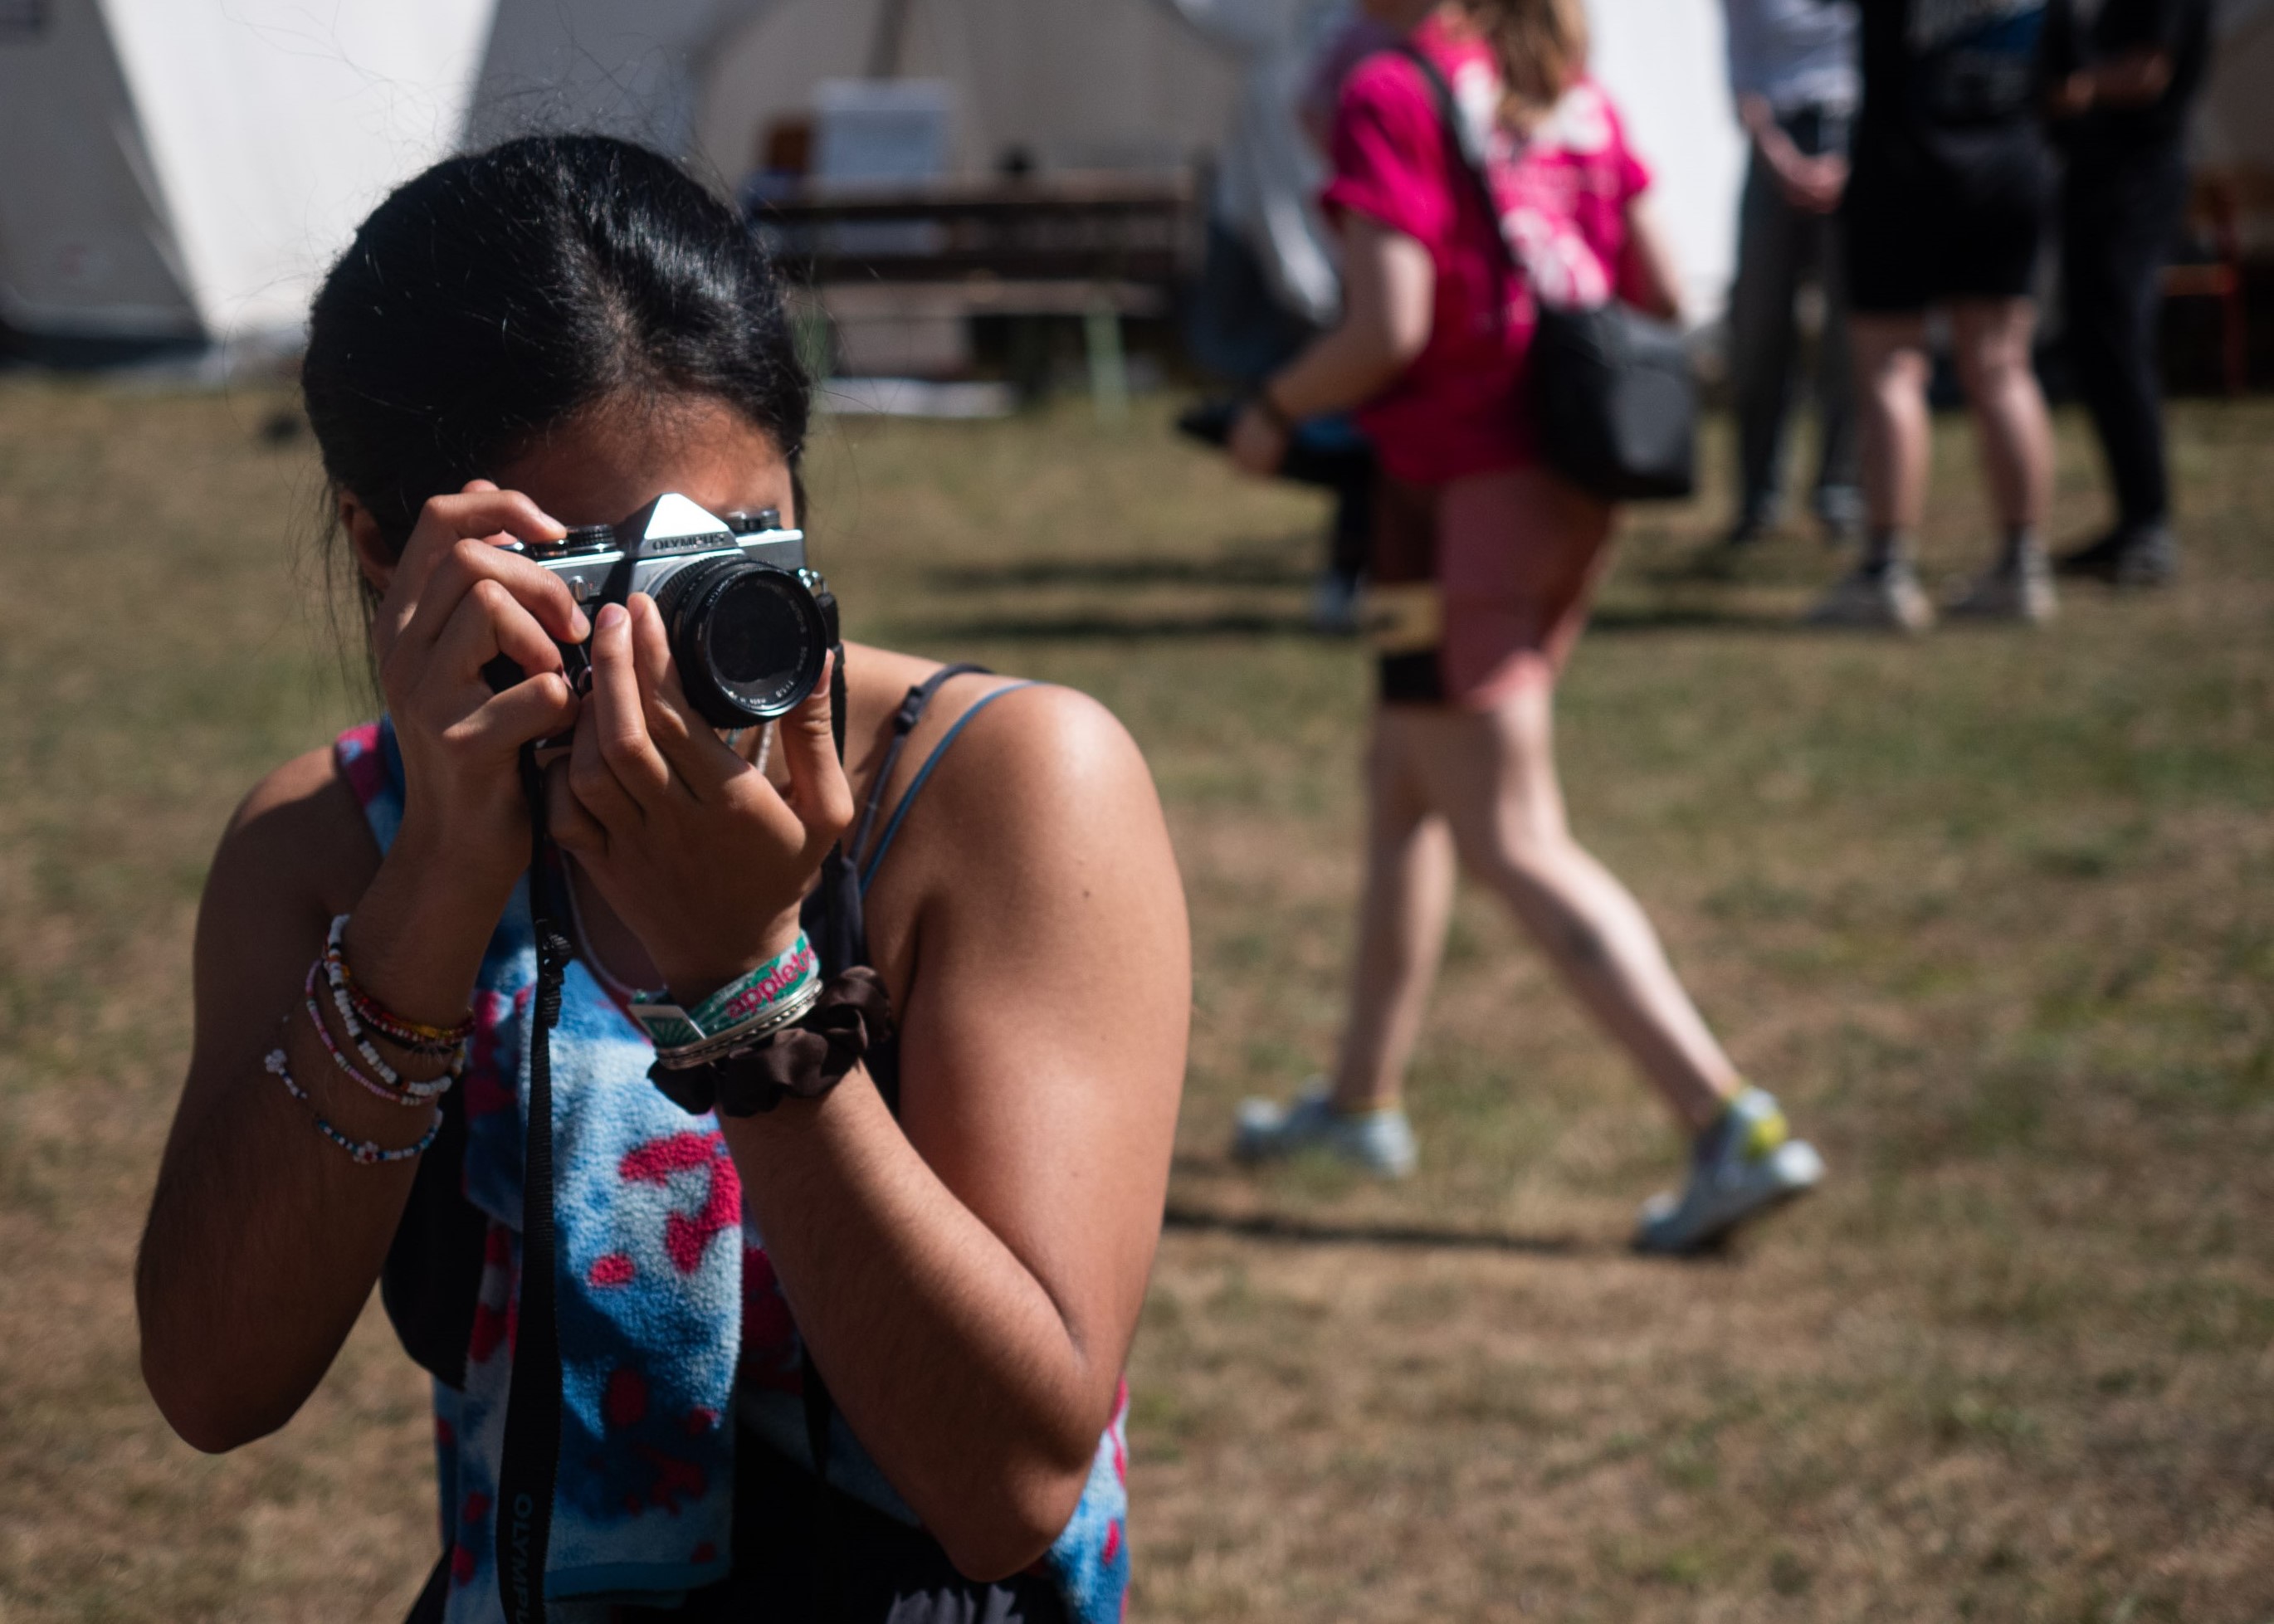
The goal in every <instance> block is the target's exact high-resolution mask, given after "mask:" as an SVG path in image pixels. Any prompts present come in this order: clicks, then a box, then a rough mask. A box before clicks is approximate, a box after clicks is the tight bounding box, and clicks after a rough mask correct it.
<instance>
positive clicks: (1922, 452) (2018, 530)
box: [1809, 0, 2054, 632]
mask: <svg viewBox="0 0 2274 1624" xmlns="http://www.w3.org/2000/svg"><path fill="white" fill-rule="evenodd" d="M2044 12H2045V0H1871V4H1868V5H1866V6H1865V7H1864V19H1863V21H1864V29H1863V47H1864V49H1863V66H1864V103H1863V109H1862V112H1861V114H1860V115H1859V117H1858V118H1857V121H1856V139H1855V148H1854V160H1853V169H1852V171H1851V173H1850V174H1849V180H1848V191H1847V196H1846V198H1845V200H1844V201H1843V203H1842V206H1841V226H1842V229H1843V231H1844V233H1845V237H1846V249H1847V258H1848V296H1849V305H1850V307H1851V312H1852V313H1851V315H1850V318H1849V327H1850V331H1851V333H1852V335H1853V337H1854V343H1855V364H1856V380H1857V387H1858V391H1859V406H1860V410H1861V415H1862V429H1863V458H1864V500H1865V507H1866V525H1867V530H1866V537H1865V545H1864V560H1863V562H1862V563H1861V564H1860V565H1859V566H1858V567H1857V568H1856V571H1855V573H1854V574H1852V575H1849V577H1848V578H1847V579H1845V580H1843V581H1841V583H1839V584H1837V585H1836V586H1834V588H1833V589H1832V590H1831V591H1830V592H1829V593H1828V594H1827V595H1826V597H1825V598H1823V599H1822V600H1821V601H1820V602H1818V604H1817V605H1816V607H1815V608H1814V609H1813V610H1812V611H1811V613H1810V616H1809V618H1810V620H1812V621H1814V622H1815V623H1817V624H1818V625H1828V626H1863V627H1881V628H1891V629H1894V630H1898V631H1907V632H1916V631H1924V630H1925V629H1926V628H1928V627H1929V626H1931V625H1932V624H1933V621H1934V610H1933V607H1932V606H1931V605H1930V604H1929V603H1928V601H1927V598H1926V594H1925V593H1924V590H1921V588H1920V586H1919V583H1918V575H1917V569H1916V553H1915V547H1916V535H1917V530H1918V525H1919V519H1920V515H1921V513H1922V511H1923V509H1924V506H1925V501H1926V481H1927V472H1928V463H1929V461H1930V454H1931V440H1930V425H1929V422H1928V418H1927V405H1926V387H1927V380H1928V373H1929V371H1930V365H1929V359H1928V353H1927V323H1926V317H1927V312H1928V310H1929V308H1930V307H1935V306H1939V307H1940V308H1941V309H1942V310H1944V311H1945V312H1946V314H1947V316H1948V318H1949V323H1950V341H1951V347H1952V350H1953V354H1954V360H1955V362H1956V364H1957V370H1958V378H1959V382H1960V384H1961V386H1962V387H1963V388H1964V390H1965V392H1966V402H1967V405H1968V407H1969V410H1971V411H1972V413H1973V417H1974V426H1975V432H1976V437H1977V440H1978V442H1979V445H1980V448H1981V455H1982V464H1983V470H1984V475H1985V477H1986V478H1987V481H1988V484H1989V487H1990V497H1991V503H1992V508H1993V510H1994V511H1995V513H1996V515H1997V519H1998V523H1999V526H2000V527H2001V530H2002V535H2001V538H2000V542H1999V551H1998V553H1997V555H1996V558H1995V560H1993V562H1992V565H1991V567H1990V568H1989V569H1988V570H1987V571H1985V572H1984V574H1983V575H1981V576H1980V577H1979V578H1978V579H1977V580H1976V581H1974V582H1973V583H1971V584H1969V586H1967V587H1966V588H1965V589H1963V590H1962V591H1961V592H1960V593H1959V594H1958V595H1957V596H1956V597H1955V598H1954V599H1952V601H1951V602H1950V604H1949V605H1948V608H1949V611H1950V613H1953V614H1960V615H1969V616H1975V617H1978V618H1984V619H1993V620H2022V621H2038V620H2047V619H2049V618H2051V616H2052V613H2053V612H2054V597H2053V585H2052V572H2051V570H2050V569H2049V568H2048V567H2047V564H2046V560H2045V553H2044V541H2043V538H2042V537H2041V534H2040V530H2041V527H2042V526H2043V525H2044V515H2045V508H2046V504H2047V502H2048V501H2049V500H2050V499H2051V495H2052V455H2053V449H2052V423H2051V421H2050V419H2049V418H2048V417H2047V416H2046V413H2045V401H2044V393H2043V391H2041V390H2040V389H2039V388H2038V387H2037V374H2036V373H2035V372H2033V371H2032V370H2031V368H2030V358H2029V352H2030V342H2031V339H2032V337H2033V335H2034V334H2035V332H2036V327H2037V305H2036V303H2035V301H2034V300H2033V298H2032V297H2031V289H2032V286H2033V284H2034V281H2035V278H2036V274H2037V249H2038V244H2039V240H2040V238H2041V237H2042V236H2043V233H2044V215H2045V210H2046V204H2047V200H2048V196H2049V192H2050V190H2051V184H2052V179H2051V168H2050V161H2049V158H2048V154H2047V152H2046V148H2045V142H2044V132H2043V130H2042V128H2041V125H2040V121H2039V97H2040V93H2041V88H2042V83H2043V80H2042V75H2041V64H2040V61H2039V53H2040V49H2041V46H2042V44H2043V38H2042V36H2043V34H2044Z"/></svg>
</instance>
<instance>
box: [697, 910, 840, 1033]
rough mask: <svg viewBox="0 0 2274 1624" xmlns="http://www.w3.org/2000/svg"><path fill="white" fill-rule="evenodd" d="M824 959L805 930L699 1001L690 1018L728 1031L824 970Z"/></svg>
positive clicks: (711, 1030)
mask: <svg viewBox="0 0 2274 1624" xmlns="http://www.w3.org/2000/svg"><path fill="white" fill-rule="evenodd" d="M820 970H821V961H820V959H817V957H816V956H815V954H814V951H813V944H812V943H811V942H810V941H809V940H807V938H806V935H805V932H803V931H802V930H801V931H799V932H798V933H797V940H796V941H794V942H793V943H791V944H789V945H788V946H787V947H786V948H784V949H783V950H782V951H780V952H779V953H777V954H775V955H774V956H773V957H772V959H767V960H766V962H765V963H764V964H762V965H760V966H758V967H757V969H755V970H753V971H751V972H750V973H749V974H748V975H745V976H742V978H740V979H739V980H736V981H729V982H727V984H726V985H725V986H724V987H721V988H720V989H719V990H718V991H717V992H714V993H712V995H711V996H709V997H707V998H705V999H704V1000H703V1002H702V1003H700V1004H697V1005H696V1006H695V1008H694V1010H693V1011H691V1012H690V1013H689V1016H688V1019H689V1020H691V1021H692V1022H694V1023H695V1025H696V1026H698V1027H700V1028H701V1029H702V1030H703V1032H704V1034H705V1035H708V1034H712V1033H714V1032H721V1031H724V1030H725V1029H726V1028H727V1027H728V1026H733V1025H734V1023H735V1022H737V1021H740V1020H744V1019H748V1018H749V1017H750V1016H751V1015H754V1014H757V1012H759V1011H762V1010H764V1008H766V1007H767V1006H768V1005H770V1004H775V1003H778V1002H779V1001H780V999H782V998H783V997H784V996H787V994H788V993H789V992H790V991H791V990H792V989H794V988H795V987H797V985H798V984H799V983H800V982H802V981H805V980H807V979H809V977H812V976H814V975H817V974H820Z"/></svg>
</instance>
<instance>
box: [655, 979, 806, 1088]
mask: <svg viewBox="0 0 2274 1624" xmlns="http://www.w3.org/2000/svg"><path fill="white" fill-rule="evenodd" d="M825 985H826V984H825V982H824V981H822V980H821V978H820V977H819V976H815V977H814V978H812V979H811V980H810V981H806V982H804V983H803V984H802V985H801V986H800V987H799V988H798V989H797V990H796V991H795V992H794V993H792V994H790V996H788V997H787V998H784V999H782V1000H781V1001H780V1002H779V1004H772V1005H770V1006H769V1007H768V1008H767V1009H766V1010H765V1011H763V1012H762V1013H760V1014H758V1015H756V1016H754V1017H752V1018H751V1019H749V1020H746V1021H743V1022H742V1023H741V1024H740V1025H739V1026H729V1027H728V1028H727V1030H726V1031H724V1032H721V1033H719V1034H717V1035H716V1036H713V1037H707V1038H704V1039H703V1040H702V1041H699V1042H695V1043H684V1044H681V1045H679V1046H678V1047H676V1048H671V1049H664V1048H659V1049H657V1050H656V1051H655V1061H656V1064H658V1065H659V1066H662V1067H663V1068H664V1069H665V1070H666V1071H686V1070H687V1069H689V1067H692V1066H699V1065H708V1064H711V1062H712V1061H714V1060H719V1059H723V1058H725V1057H726V1056H728V1055H732V1054H738V1053H740V1052H741V1051H742V1049H746V1048H747V1047H749V1045H750V1044H752V1043H755V1042H757V1041H758V1040H759V1039H761V1038H764V1037H767V1036H770V1035H772V1034H774V1033H777V1032H779V1031H781V1030H782V1029H783V1028H784V1027H786V1026H794V1025H795V1024H796V1023H797V1022H798V1021H800V1020H802V1019H804V1018H805V1016H806V1015H808V1014H809V1013H810V1012H811V1011H812V1010H813V1007H814V1005H816V1004H818V1003H820V1002H821V995H822V993H823V991H824V990H825Z"/></svg>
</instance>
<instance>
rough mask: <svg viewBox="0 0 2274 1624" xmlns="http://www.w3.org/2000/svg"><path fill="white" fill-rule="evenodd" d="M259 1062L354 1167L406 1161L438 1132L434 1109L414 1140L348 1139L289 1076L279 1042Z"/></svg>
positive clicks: (439, 1122)
mask: <svg viewBox="0 0 2274 1624" xmlns="http://www.w3.org/2000/svg"><path fill="white" fill-rule="evenodd" d="M261 1064H263V1065H265V1066H267V1068H268V1070H269V1071H271V1072H273V1073H275V1077H276V1079H277V1080H278V1081H279V1082H281V1083H282V1084H283V1085H284V1092H285V1093H286V1094H290V1095H291V1096H292V1097H293V1098H294V1099H295V1100H297V1101H299V1102H300V1103H301V1104H302V1105H304V1106H305V1107H307V1109H308V1119H309V1120H310V1121H311V1122H312V1123H314V1124H316V1132H319V1133H320V1134H322V1135H323V1136H324V1137H325V1138H326V1139H329V1140H331V1142H332V1143H333V1144H335V1145H336V1146H338V1147H340V1148H341V1149H342V1150H343V1151H345V1152H347V1154H348V1156H349V1158H350V1160H352V1161H353V1162H355V1163H356V1164H357V1165H358V1167H379V1166H382V1165H384V1164H386V1163H388V1162H408V1161H410V1159H411V1158H412V1157H414V1156H418V1155H420V1154H424V1153H425V1150H426V1148H427V1147H429V1146H431V1145H433V1142H434V1139H435V1136H436V1135H438V1134H440V1132H442V1113H441V1112H440V1111H439V1110H438V1111H436V1112H435V1113H434V1120H433V1123H431V1124H428V1126H427V1129H426V1132H424V1133H422V1134H420V1135H419V1136H418V1142H417V1143H416V1144H412V1145H402V1146H397V1147H394V1148H392V1149H390V1148H388V1147H387V1146H384V1145H382V1144H380V1142H379V1141H378V1140H376V1139H350V1138H349V1137H348V1136H347V1135H346V1134H344V1133H343V1132H340V1131H339V1130H338V1129H337V1128H335V1127H334V1126H332V1124H330V1123H329V1122H328V1121H327V1120H326V1119H325V1116H324V1114H323V1113H322V1112H321V1111H320V1110H318V1109H316V1101H314V1099H312V1097H311V1096H310V1095H309V1093H308V1091H307V1090H306V1089H305V1088H303V1087H301V1086H300V1085H299V1083H298V1082H297V1081H296V1080H295V1079H293V1076H292V1065H291V1063H290V1061H288V1060H287V1059H285V1057H284V1050H283V1048H282V1045H279V1046H278V1047H277V1048H275V1049H270V1050H269V1051H268V1057H267V1059H266V1060H264V1061H262V1062H261Z"/></svg>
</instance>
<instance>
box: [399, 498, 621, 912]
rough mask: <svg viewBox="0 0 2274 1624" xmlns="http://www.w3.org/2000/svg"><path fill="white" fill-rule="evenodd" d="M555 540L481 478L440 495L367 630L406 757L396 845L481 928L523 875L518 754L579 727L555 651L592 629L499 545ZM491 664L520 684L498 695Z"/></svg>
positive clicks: (563, 595) (555, 579)
mask: <svg viewBox="0 0 2274 1624" xmlns="http://www.w3.org/2000/svg"><path fill="white" fill-rule="evenodd" d="M564 534H566V531H565V530H563V529H562V527H561V524H560V523H558V522H556V521H555V520H553V518H551V517H550V516H548V515H546V513H545V512H544V511H543V510H542V509H540V508H538V506H537V504H536V503H535V502H533V501H531V500H530V499H529V498H528V497H526V496H523V495H522V494H521V493H520V492H517V491H501V490H499V489H498V488H497V486H495V485H492V484H491V483H490V482H489V481H487V480H486V479H477V480H475V481H473V482H472V483H471V484H470V485H467V486H466V488H465V490H464V491H463V492H460V493H459V494H458V495H456V496H437V497H435V498H433V500H430V501H429V502H427V504H426V506H425V508H423V509H421V510H420V513H419V515H418V523H417V524H416V525H415V526H414V527H413V528H412V530H411V532H410V541H409V542H408V543H407V544H406V545H404V547H403V557H402V560H401V561H400V562H399V563H397V565H396V566H395V574H394V576H393V578H392V579H391V580H390V581H389V582H388V587H387V592H386V596H385V597H384V598H381V599H380V606H379V614H378V617H377V620H376V623H375V625H374V626H373V639H374V643H375V645H376V650H377V653H378V657H379V680H380V688H382V689H383V690H384V691H385V693H386V695H387V708H388V714H389V715H391V716H392V717H393V718H395V739H396V741H397V742H398V743H399V744H400V745H401V747H402V749H403V771H404V778H405V779H406V781H407V793H406V795H405V798H404V810H403V845H404V847H405V849H406V850H407V851H409V852H410V853H413V854H414V855H415V857H416V859H417V861H418V863H419V864H420V865H422V867H425V868H427V869H428V871H429V873H430V876H434V877H440V878H441V879H442V880H444V881H445V882H446V883H448V884H449V885H450V886H452V887H454V888H463V889H464V890H465V891H466V893H467V899H468V903H469V907H470V910H471V911H472V912H476V913H479V914H482V915H483V917H484V919H485V921H494V919H495V918H496V914H497V910H498V909H499V908H501V907H502V906H504V900H505V897H506V894H507V893H508V892H509V891H511V890H512V889H513V884H514V881H515V880H516V878H517V877H518V876H520V874H521V872H522V870H523V868H526V867H528V864H529V814H528V807H527V803H526V802H525V801H524V800H523V793H522V785H521V778H520V774H519V753H520V750H521V747H522V746H523V744H526V743H528V742H529V741H531V740H535V739H543V738H546V737H548V736H550V735H552V734H553V733H561V732H564V731H566V730H567V729H568V727H569V726H570V725H571V724H572V723H574V722H575V720H576V713H577V711H578V708H579V707H578V703H577V699H576V695H575V694H574V693H573V692H571V691H570V689H569V680H568V677H567V675H566V673H564V672H563V670H562V668H561V651H560V650H559V649H558V648H557V647H556V646H555V643H556V642H558V643H582V642H583V641H584V638H585V636H586V635H588V634H589V633H590V631H591V627H590V625H589V624H588V623H587V621H586V620H585V617H584V611H583V610H581V609H579V608H578V607H577V606H576V600H575V598H572V597H571V596H570V595H569V588H568V586H567V584H566V583H563V582H562V581H561V577H560V576H558V575H553V573H552V572H551V571H549V570H546V569H541V568H538V566H537V565H536V564H534V563H532V562H531V561H530V560H528V559H526V558H523V557H521V556H519V555H518V554H516V553H509V552H507V551H505V550H504V545H505V544H507V543H509V542H512V541H514V540H516V539H518V540H523V541H554V540H558V539H559V538H561V536H562V535H564ZM500 655H503V656H505V657H506V658H508V659H510V660H512V661H513V662H514V663H515V664H516V665H519V666H520V667H521V668H522V669H523V671H524V672H526V673H529V674H528V676H527V677H526V678H525V679H524V680H522V681H520V682H518V683H516V684H515V685H514V686H513V687H511V688H508V689H506V691H505V692H503V693H496V692H493V690H492V689H491V688H490V685H489V680H488V679H487V678H486V677H485V676H484V675H483V674H482V668H483V667H484V666H485V665H488V664H489V662H490V661H492V660H493V659H495V658H498V656H500ZM435 865H439V873H438V872H437V871H436V869H435V868H433V866H435Z"/></svg>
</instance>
